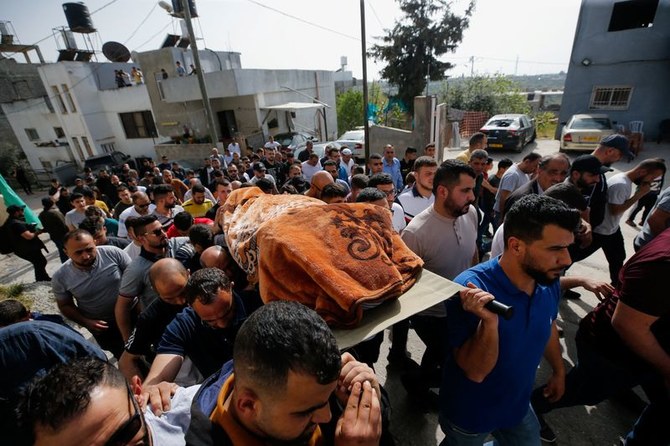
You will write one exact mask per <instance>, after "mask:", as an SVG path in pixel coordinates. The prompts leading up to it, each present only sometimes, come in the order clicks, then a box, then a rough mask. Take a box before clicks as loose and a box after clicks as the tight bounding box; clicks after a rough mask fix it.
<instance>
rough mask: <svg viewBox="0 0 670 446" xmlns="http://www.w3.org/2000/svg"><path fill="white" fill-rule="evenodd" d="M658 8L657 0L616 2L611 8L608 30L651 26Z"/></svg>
mask: <svg viewBox="0 0 670 446" xmlns="http://www.w3.org/2000/svg"><path fill="white" fill-rule="evenodd" d="M656 8H658V0H628V1H624V2H617V3H615V4H614V8H613V9H612V17H611V18H610V26H609V28H608V31H610V32H612V31H623V30H626V29H636V28H651V27H652V26H653V25H654V17H655V16H656Z"/></svg>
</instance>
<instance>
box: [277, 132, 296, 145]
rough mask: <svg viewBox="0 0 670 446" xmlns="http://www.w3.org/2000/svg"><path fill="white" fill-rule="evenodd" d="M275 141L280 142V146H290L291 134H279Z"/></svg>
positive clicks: (291, 141)
mask: <svg viewBox="0 0 670 446" xmlns="http://www.w3.org/2000/svg"><path fill="white" fill-rule="evenodd" d="M275 141H276V142H278V143H279V144H281V145H282V146H290V145H291V144H292V143H293V135H287V136H279V135H277V136H276V137H275Z"/></svg>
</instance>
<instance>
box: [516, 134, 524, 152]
mask: <svg viewBox="0 0 670 446" xmlns="http://www.w3.org/2000/svg"><path fill="white" fill-rule="evenodd" d="M523 141H524V137H523V135H519V143H518V144H517V146H516V153H521V152H523V146H524V143H523Z"/></svg>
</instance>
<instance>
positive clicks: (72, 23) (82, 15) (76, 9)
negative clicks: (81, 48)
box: [63, 3, 96, 34]
mask: <svg viewBox="0 0 670 446" xmlns="http://www.w3.org/2000/svg"><path fill="white" fill-rule="evenodd" d="M63 12H65V18H66V19H67V26H69V27H70V30H71V31H73V32H75V33H82V34H88V33H94V32H95V31H96V30H95V28H94V27H93V21H91V14H90V13H89V12H88V7H87V6H86V5H85V4H83V3H63Z"/></svg>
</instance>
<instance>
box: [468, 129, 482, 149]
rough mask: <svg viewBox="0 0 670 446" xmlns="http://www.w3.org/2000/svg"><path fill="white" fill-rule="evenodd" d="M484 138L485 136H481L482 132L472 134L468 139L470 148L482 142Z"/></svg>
mask: <svg viewBox="0 0 670 446" xmlns="http://www.w3.org/2000/svg"><path fill="white" fill-rule="evenodd" d="M484 138H486V135H485V134H483V133H482V132H477V133H473V134H472V136H471V137H470V141H469V145H470V147H472V146H474V145H475V144H479V143H480V142H482V141H484Z"/></svg>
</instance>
